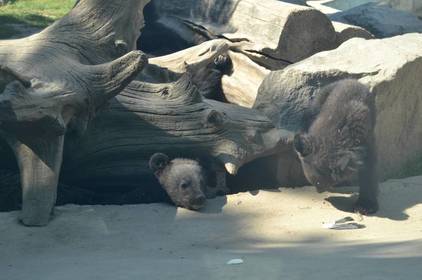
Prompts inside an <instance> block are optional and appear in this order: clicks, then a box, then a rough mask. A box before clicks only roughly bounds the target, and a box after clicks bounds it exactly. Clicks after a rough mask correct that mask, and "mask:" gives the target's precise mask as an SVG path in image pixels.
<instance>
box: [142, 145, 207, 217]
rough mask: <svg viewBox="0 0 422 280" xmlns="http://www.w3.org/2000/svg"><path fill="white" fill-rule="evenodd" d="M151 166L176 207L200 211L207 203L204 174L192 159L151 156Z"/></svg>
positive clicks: (158, 154) (157, 154)
mask: <svg viewBox="0 0 422 280" xmlns="http://www.w3.org/2000/svg"><path fill="white" fill-rule="evenodd" d="M149 166H150V168H151V169H152V171H153V172H154V175H155V177H156V178H157V179H158V181H159V182H160V184H161V186H162V187H163V188H164V190H165V191H166V192H167V194H168V196H169V197H170V199H171V200H172V201H173V203H174V204H175V205H176V206H180V207H184V208H187V209H191V210H199V209H201V208H202V207H203V206H204V205H205V203H206V197H205V194H204V190H205V188H206V186H205V181H204V172H203V170H202V167H201V166H200V165H199V163H198V162H197V161H195V160H191V159H183V158H175V159H173V160H170V159H169V157H168V156H167V155H165V154H162V153H155V154H153V155H152V156H151V158H150V161H149Z"/></svg>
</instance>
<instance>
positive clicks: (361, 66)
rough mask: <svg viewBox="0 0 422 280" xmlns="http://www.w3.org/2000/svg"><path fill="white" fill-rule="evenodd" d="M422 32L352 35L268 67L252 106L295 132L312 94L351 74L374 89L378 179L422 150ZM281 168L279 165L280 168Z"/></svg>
mask: <svg viewBox="0 0 422 280" xmlns="http://www.w3.org/2000/svg"><path fill="white" fill-rule="evenodd" d="M421 71H422V34H417V33H413V34H406V35H401V36H396V37H393V38H388V39H373V40H363V39H359V38H355V39H350V40H349V41H347V42H345V43H344V44H342V45H341V46H340V47H339V48H337V49H335V50H332V51H326V52H321V53H319V54H316V55H314V56H312V57H310V58H308V59H306V60H303V61H302V62H299V63H296V64H294V65H291V66H289V67H287V68H285V69H283V70H279V71H274V72H271V73H270V74H269V75H268V76H267V77H266V78H265V80H264V81H263V83H262V85H261V86H260V88H259V90H258V96H257V100H256V102H255V104H254V108H256V109H259V110H261V111H263V112H264V113H265V114H266V115H267V116H268V117H270V119H271V120H272V121H273V122H274V123H275V124H276V126H277V127H282V128H285V129H289V130H293V131H296V130H298V129H300V128H301V126H302V124H303V122H302V118H303V114H304V111H305V110H306V108H307V107H308V106H309V101H310V97H311V96H312V95H313V94H315V93H316V92H317V90H318V89H319V88H320V87H321V86H324V85H326V84H328V83H330V82H333V81H336V80H339V79H343V78H355V79H358V80H359V81H360V82H362V83H364V84H366V85H368V86H369V88H370V90H371V92H372V93H373V94H376V106H377V124H376V128H375V130H376V132H375V133H376V138H377V148H378V153H379V155H378V157H379V171H380V176H381V178H388V177H391V176H393V175H394V174H395V172H397V171H398V170H400V169H401V168H402V167H403V166H405V164H406V163H408V162H411V161H413V160H415V159H417V158H418V157H419V156H420V155H422V119H421V118H420V116H421V114H422V79H421V77H420V75H421V74H420V73H421ZM281 168H282V167H281Z"/></svg>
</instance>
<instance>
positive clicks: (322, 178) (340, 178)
mask: <svg viewBox="0 0 422 280" xmlns="http://www.w3.org/2000/svg"><path fill="white" fill-rule="evenodd" d="M305 123H306V129H305V130H304V131H302V132H301V133H298V134H296V136H295V138H294V141H293V144H294V148H295V150H296V152H297V154H298V155H299V158H300V160H301V163H302V167H303V171H304V173H305V176H306V178H307V179H308V180H309V182H310V183H311V184H313V185H315V187H316V188H317V190H318V191H323V190H325V189H326V188H329V187H333V186H335V185H338V184H340V183H346V182H352V181H355V180H356V179H357V181H358V184H359V187H360V189H359V198H358V200H357V202H356V204H355V209H354V210H355V211H357V212H360V213H362V214H371V213H375V212H376V211H377V210H378V203H377V190H378V178H377V173H376V148H375V139H374V126H375V98H374V96H373V95H372V94H371V93H370V92H369V90H368V88H367V87H366V86H364V85H363V84H361V83H359V82H358V81H356V80H341V81H338V82H334V83H332V84H330V85H328V86H326V87H325V88H323V89H322V90H321V91H320V92H319V94H318V95H317V97H316V98H315V99H314V100H313V101H312V102H311V107H310V108H309V111H308V114H307V115H306V117H305Z"/></svg>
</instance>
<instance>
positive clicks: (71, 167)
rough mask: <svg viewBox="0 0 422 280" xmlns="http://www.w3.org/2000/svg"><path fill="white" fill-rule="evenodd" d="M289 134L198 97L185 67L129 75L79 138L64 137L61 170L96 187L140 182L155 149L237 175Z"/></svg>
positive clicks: (256, 114) (68, 177)
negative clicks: (152, 77) (165, 75)
mask: <svg viewBox="0 0 422 280" xmlns="http://www.w3.org/2000/svg"><path fill="white" fill-rule="evenodd" d="M291 138H292V136H291V134H290V133H286V132H285V131H283V130H279V129H275V127H274V125H273V124H272V123H271V121H270V120H269V119H267V118H266V117H264V116H263V115H261V114H260V113H259V112H257V111H255V110H252V109H248V108H243V107H240V106H236V105H230V104H225V103H221V102H217V101H213V100H208V99H204V98H203V97H202V96H201V95H200V93H199V91H198V89H197V88H196V86H195V85H194V84H193V83H192V82H191V78H190V75H188V74H185V75H183V76H182V77H181V78H180V79H179V80H178V81H176V82H171V83H167V84H152V83H144V82H132V83H131V84H130V85H129V86H128V87H127V88H126V89H125V90H123V91H122V92H121V93H120V94H119V95H117V96H116V98H115V99H113V100H112V102H111V105H110V107H109V108H107V109H105V110H104V111H102V112H101V114H98V116H97V118H96V119H95V120H93V121H92V123H91V124H90V126H89V128H88V130H87V132H86V133H85V134H84V135H83V136H82V137H73V138H72V137H68V141H67V143H66V149H65V161H64V162H65V165H64V168H63V176H64V179H65V181H66V182H67V183H70V184H76V185H85V186H86V185H91V186H92V187H93V188H97V189H98V188H100V189H101V188H105V187H110V186H111V185H113V186H114V187H119V186H125V185H126V186H129V185H132V186H133V185H139V184H141V183H142V182H143V178H145V177H146V176H148V174H150V175H151V171H150V170H149V168H148V166H147V162H148V160H149V158H150V156H151V155H152V154H154V153H156V152H162V153H165V154H167V155H169V156H170V157H171V158H173V157H190V158H199V159H201V160H205V161H211V162H212V163H213V164H215V165H216V166H220V168H225V170H226V171H227V172H228V173H230V174H236V173H237V171H238V169H239V168H240V167H241V166H242V165H243V164H245V163H247V162H249V161H251V160H253V159H255V158H258V157H261V156H265V155H268V154H272V153H274V152H276V151H280V150H282V149H283V147H285V146H286V145H287V142H288V141H290V140H291Z"/></svg>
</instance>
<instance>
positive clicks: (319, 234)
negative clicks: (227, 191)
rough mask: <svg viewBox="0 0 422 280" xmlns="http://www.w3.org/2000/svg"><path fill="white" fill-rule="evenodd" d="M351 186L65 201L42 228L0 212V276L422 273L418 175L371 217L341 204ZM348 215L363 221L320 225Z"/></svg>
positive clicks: (386, 196) (68, 279) (396, 188)
mask: <svg viewBox="0 0 422 280" xmlns="http://www.w3.org/2000/svg"><path fill="white" fill-rule="evenodd" d="M353 190H356V189H353V188H343V189H339V191H340V192H341V193H322V194H317V193H316V192H315V189H314V188H312V187H305V188H297V189H280V190H274V191H260V192H259V193H258V194H256V193H255V194H250V193H242V194H237V195H231V196H228V197H227V198H218V199H214V200H211V201H209V204H208V205H207V207H206V209H204V211H202V212H192V211H188V210H184V209H176V208H175V207H173V206H170V205H164V204H151V205H127V206H82V207H81V206H73V205H69V206H64V207H59V208H57V210H56V216H55V218H54V220H53V221H52V222H51V224H50V225H49V226H48V227H45V228H26V227H23V226H21V225H19V224H18V223H17V215H18V213H17V212H12V213H0V279H1V280H38V279H40V280H76V279H77V280H85V279H89V280H92V279H101V280H120V279H130V280H133V279H145V280H146V279H148V280H153V279H160V280H162V279H184V280H191V279H192V280H193V279H195V280H196V279H201V280H206V279H219V280H221V279H242V280H246V279H265V280H270V279H289V280H295V279H317V280H319V279H321V280H322V279H323V280H331V279H333V280H334V279H336V280H338V279H342V280H347V279H359V280H364V279H365V280H366V279H371V280H372V279H380V280H381V279H382V280H387V279H392V280H393V279H394V280H399V279H400V280H405V279H422V177H414V178H408V179H403V180H391V181H388V182H386V183H384V184H382V186H381V193H380V204H381V209H380V211H379V213H377V215H376V216H373V217H359V216H358V215H355V214H352V213H349V212H346V211H345V210H347V209H349V208H350V207H351V203H352V201H353V198H351V193H350V192H351V191H353ZM346 216H351V217H352V218H354V219H355V221H356V222H357V223H359V224H361V225H364V226H365V228H363V229H354V230H342V231H339V230H332V229H327V228H324V227H323V225H324V223H327V222H331V221H333V220H337V219H340V218H343V217H346ZM238 258H240V259H242V260H243V264H238V265H228V264H227V262H228V261H229V260H231V259H238Z"/></svg>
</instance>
